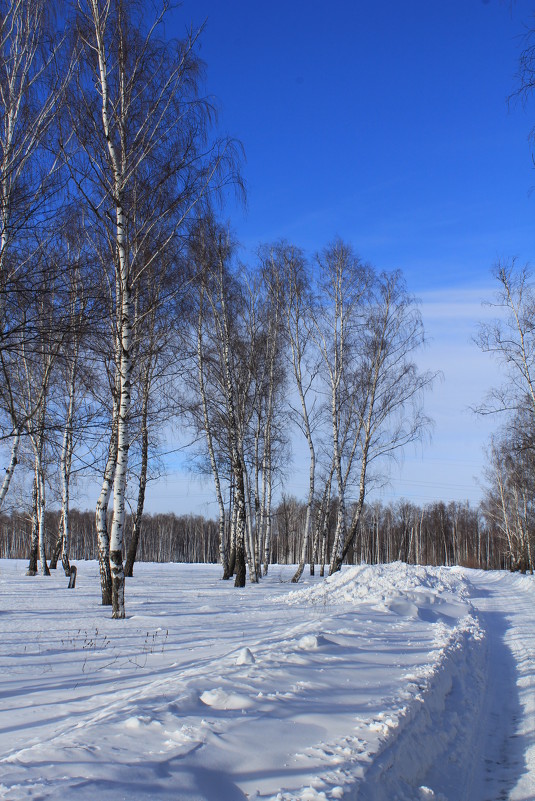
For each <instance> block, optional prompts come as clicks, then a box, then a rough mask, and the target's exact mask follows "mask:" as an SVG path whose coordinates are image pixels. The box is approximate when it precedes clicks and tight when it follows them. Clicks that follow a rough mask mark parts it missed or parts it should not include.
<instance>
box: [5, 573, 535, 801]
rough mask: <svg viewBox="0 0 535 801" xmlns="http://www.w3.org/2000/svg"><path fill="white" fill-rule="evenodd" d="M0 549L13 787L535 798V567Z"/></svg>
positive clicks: (127, 794)
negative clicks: (327, 563)
mask: <svg viewBox="0 0 535 801" xmlns="http://www.w3.org/2000/svg"><path fill="white" fill-rule="evenodd" d="M25 571H26V563H24V562H21V561H2V562H0V635H1V636H0V797H1V798H5V799H9V801H19V800H20V799H34V801H37V799H42V801H45V799H58V800H59V799H62V800H63V799H65V801H74V799H77V801H95V799H98V801H111V799H113V800H114V801H121V800H122V799H125V800H126V799H128V801H137V800H138V799H166V801H167V799H169V801H170V800H171V799H172V800H173V801H200V800H201V799H204V800H205V801H208V800H209V801H238V799H247V798H259V799H273V800H274V799H277V800H278V801H291V799H300V801H318V800H319V799H345V800H346V801H347V800H348V799H349V800H351V799H359V801H360V800H361V799H363V800H364V801H387V800H388V801H396V799H399V801H405V800H407V801H409V800H410V801H412V800H413V799H416V800H419V799H428V800H429V799H448V801H457V800H458V799H466V801H497V799H505V798H510V799H512V800H514V801H520V800H521V799H523V800H524V801H527V799H534V798H535V686H534V682H535V663H534V657H535V618H534V615H533V605H534V600H535V583H534V580H533V579H532V578H531V577H522V576H515V575H510V574H506V573H483V572H481V571H469V570H462V569H460V568H429V567H425V568H424V567H414V566H407V565H404V564H401V563H396V564H393V565H382V566H373V567H368V566H362V567H357V568H344V569H343V571H342V572H341V573H340V574H338V575H336V576H334V577H333V578H331V579H328V580H322V579H319V578H318V577H316V578H314V579H311V578H310V577H308V578H306V579H305V580H304V582H303V584H302V586H301V585H298V587H297V589H296V585H292V584H291V583H290V581H289V579H290V577H291V575H292V572H293V570H292V568H291V567H287V568H281V567H274V566H273V567H271V568H270V574H269V575H268V577H266V578H265V579H263V580H262V581H261V583H260V584H259V585H256V586H253V585H249V586H247V587H246V588H244V589H243V590H236V589H235V588H234V587H233V586H232V584H231V583H230V582H223V581H221V579H220V575H221V573H220V568H219V567H217V566H207V565H195V566H193V565H176V564H166V565H147V564H140V565H136V569H135V572H136V576H135V578H134V579H129V580H128V583H127V596H126V602H127V615H128V617H127V619H126V620H125V621H114V620H111V617H110V610H109V609H106V608H103V607H101V606H99V581H98V567H97V564H96V563H94V562H88V563H84V562H81V563H78V579H77V586H76V589H75V590H74V591H73V590H68V589H67V580H66V579H65V577H64V575H63V572H62V571H57V572H56V573H55V574H54V575H53V576H52V577H51V578H45V577H40V576H39V577H35V578H29V577H27V576H25Z"/></svg>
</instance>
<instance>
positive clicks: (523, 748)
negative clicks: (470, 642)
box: [459, 571, 535, 801]
mask: <svg viewBox="0 0 535 801" xmlns="http://www.w3.org/2000/svg"><path fill="white" fill-rule="evenodd" d="M469 579H470V581H471V583H472V584H473V586H474V595H473V598H472V601H473V603H474V606H475V608H476V610H477V611H478V613H479V617H480V620H481V623H482V625H483V626H484V627H485V629H486V632H487V641H488V651H487V665H486V671H487V684H486V692H485V697H484V701H483V708H482V710H481V713H480V717H479V721H478V730H479V731H478V733H479V737H478V738H474V742H475V746H476V747H475V750H474V754H473V762H474V764H473V770H472V776H471V782H470V784H469V785H468V786H467V787H466V788H464V791H463V793H462V794H460V795H459V799H462V801H500V799H510V801H517V800H518V801H521V800H522V801H526V799H530V798H535V775H534V773H535V733H534V724H535V717H534V716H535V673H534V670H535V627H534V618H533V607H534V602H535V584H534V582H533V579H531V578H528V577H524V576H518V575H512V574H509V573H483V572H481V571H474V572H473V573H472V572H471V573H470V575H469Z"/></svg>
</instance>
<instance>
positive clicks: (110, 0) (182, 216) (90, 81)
mask: <svg viewBox="0 0 535 801" xmlns="http://www.w3.org/2000/svg"><path fill="white" fill-rule="evenodd" d="M169 7H170V6H169V4H168V3H167V2H163V3H162V4H160V5H159V7H158V9H157V11H156V14H155V16H154V17H153V18H152V19H148V18H147V9H146V6H145V5H144V4H138V3H136V2H130V3H126V2H123V0H78V2H77V6H76V20H77V32H78V41H79V50H78V64H79V69H78V74H77V86H76V97H75V102H74V103H73V104H72V105H71V111H72V123H73V128H74V131H75V134H76V138H77V143H78V145H79V150H78V151H77V152H76V153H74V154H69V155H70V160H69V163H70V164H71V169H72V174H73V178H74V179H75V181H76V184H77V186H78V190H79V193H80V196H81V198H83V199H84V200H85V203H86V207H87V209H88V213H90V214H91V215H92V218H93V224H92V236H93V240H94V243H95V248H96V250H97V252H99V253H100V254H101V256H102V266H103V269H104V270H105V272H106V274H107V275H108V276H109V278H108V284H109V289H110V296H111V298H112V313H113V332H114V334H113V336H114V351H115V383H114V391H115V396H116V397H115V399H114V410H113V418H112V424H111V436H110V449H109V458H108V462H107V465H106V471H105V477H104V484H103V489H102V493H101V497H100V499H99V504H98V515H99V516H100V518H101V519H102V517H103V515H104V514H105V510H106V508H107V503H108V500H109V497H110V492H111V487H113V517H112V527H111V533H110V539H109V563H110V572H111V583H112V607H113V611H112V616H113V617H114V618H123V617H124V616H125V607H124V568H123V562H122V548H123V538H124V525H125V511H126V508H125V491H126V481H127V474H128V451H129V446H130V434H129V418H130V407H131V392H132V353H131V349H132V341H133V340H132V336H133V324H134V311H133V307H132V300H133V294H134V291H135V283H136V280H137V278H138V277H139V276H140V275H142V274H143V271H145V270H147V269H149V267H150V265H151V264H152V263H153V262H154V261H156V260H158V259H159V258H161V254H162V253H163V252H164V251H165V249H166V248H167V246H168V245H169V243H170V242H171V241H172V240H173V239H174V238H175V237H176V236H177V235H178V234H179V233H180V234H182V235H184V234H185V233H186V230H187V226H188V222H189V219H190V216H191V215H192V212H193V210H194V208H195V206H196V205H198V204H199V203H201V202H202V201H203V199H204V198H205V197H206V196H207V195H208V194H209V193H210V192H212V191H213V190H215V189H216V188H217V187H218V186H219V185H220V184H221V181H222V180H223V181H225V180H226V179H227V178H228V175H229V173H228V171H227V167H228V165H229V163H230V161H232V158H233V156H234V152H233V148H232V146H231V144H230V143H229V142H228V141H223V142H222V141H214V142H212V143H209V142H208V139H207V132H208V128H209V124H210V122H211V118H212V108H211V106H210V104H209V103H208V102H207V101H206V100H205V99H203V98H202V97H201V96H200V94H199V81H200V62H199V60H198V58H197V56H196V54H195V45H196V40H197V36H198V32H197V33H191V34H190V35H188V36H187V37H186V39H185V40H183V41H179V42H172V41H170V40H168V39H165V37H164V28H163V23H164V20H165V15H166V13H167V11H168V10H169ZM221 176H223V178H221ZM110 265H113V269H112V270H111V272H110V269H109V266H110ZM105 549H106V542H105V534H104V533H103V542H102V550H103V551H104V552H105ZM104 583H105V582H104ZM103 600H104V599H103Z"/></svg>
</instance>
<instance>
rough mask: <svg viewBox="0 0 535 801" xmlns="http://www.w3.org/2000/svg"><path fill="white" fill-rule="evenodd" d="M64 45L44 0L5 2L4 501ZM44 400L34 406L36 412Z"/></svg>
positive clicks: (19, 426) (1, 136)
mask: <svg viewBox="0 0 535 801" xmlns="http://www.w3.org/2000/svg"><path fill="white" fill-rule="evenodd" d="M64 49H65V48H64V37H62V35H61V33H60V32H58V30H57V29H56V28H55V26H54V18H53V14H52V13H51V11H50V8H49V4H48V3H46V2H45V0H3V2H1V3H0V359H1V371H2V379H3V380H2V391H1V392H0V403H1V404H2V406H3V408H2V410H1V411H2V412H3V414H4V417H5V420H6V425H5V428H4V431H3V432H2V436H3V438H7V439H11V443H12V447H11V458H10V462H9V466H8V468H7V470H6V473H5V476H4V480H3V483H2V487H1V489H0V506H1V505H2V503H3V501H4V499H5V496H6V494H7V491H8V488H9V483H10V481H11V477H12V475H13V472H14V469H15V466H16V464H17V461H18V450H19V445H20V441H21V436H22V432H23V431H24V429H25V426H26V424H27V422H28V418H26V417H25V416H24V415H22V413H21V408H20V403H18V401H17V399H16V392H15V391H14V389H13V387H12V386H11V384H12V379H13V370H16V369H17V363H18V359H20V357H21V352H20V342H21V341H22V339H23V336H22V332H21V328H20V326H21V325H22V324H28V322H29V321H28V318H27V315H21V314H20V309H19V303H20V297H21V296H20V291H21V282H24V283H25V285H26V287H27V285H28V279H29V278H31V266H30V264H31V262H32V252H33V249H34V244H32V238H31V237H32V235H33V233H34V231H35V230H36V229H37V228H38V229H39V240H42V238H43V235H44V231H45V229H46V227H47V223H48V221H49V220H50V216H51V215H52V214H53V213H54V211H53V208H54V200H53V198H54V196H55V194H56V192H57V189H58V185H59V184H60V175H59V162H58V159H57V158H56V157H55V156H54V155H51V154H54V153H55V152H57V147H54V145H53V143H54V140H55V127H54V122H55V120H56V115H57V114H58V112H59V110H60V107H61V104H62V101H63V98H64V93H65V88H66V86H67V84H68V81H69V78H70V71H71V64H70V63H69V61H68V58H63V55H64V53H63V51H64ZM60 60H62V64H63V68H62V70H61V71H58V70H57V69H56V67H57V64H58V62H59V61H60ZM28 341H29V340H28V337H26V339H25V342H26V348H27V347H28ZM38 405H39V404H34V406H33V408H32V409H31V410H27V412H29V413H31V414H36V413H37V409H38Z"/></svg>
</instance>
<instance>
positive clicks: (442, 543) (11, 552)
mask: <svg viewBox="0 0 535 801" xmlns="http://www.w3.org/2000/svg"><path fill="white" fill-rule="evenodd" d="M337 513H338V509H337V503H336V500H335V499H334V500H332V501H331V504H330V509H329V513H328V515H327V517H326V519H325V521H324V526H323V527H322V530H321V531H319V532H315V534H314V537H313V538H312V539H311V541H310V542H309V546H308V548H307V552H306V565H307V568H306V569H307V570H308V571H309V572H310V573H311V574H312V575H313V574H315V573H316V572H317V573H318V574H319V575H321V576H323V575H324V574H325V573H326V572H328V563H327V560H326V559H325V554H327V553H329V552H330V550H331V548H332V545H333V543H334V539H335V534H336V520H337ZM272 514H273V521H272V537H271V540H270V551H269V564H270V565H296V564H297V563H298V561H299V559H300V557H301V553H302V542H303V534H304V528H305V526H306V517H307V508H306V503H305V502H304V501H302V500H301V501H300V500H298V499H297V498H295V497H293V496H286V495H283V497H282V499H281V500H280V501H279V502H278V503H277V504H276V505H275V506H274V508H273V513H272ZM70 516H71V520H70V532H71V549H70V553H71V558H72V559H73V560H81V561H85V560H91V559H93V560H94V559H97V558H98V542H97V537H96V532H95V526H94V515H93V514H92V513H91V512H88V511H85V512H80V511H78V510H71V512H70ZM60 525H61V515H60V512H59V511H55V512H51V511H48V512H47V513H46V515H45V528H46V531H47V540H48V546H49V552H50V562H49V567H50V568H51V569H54V568H56V567H57V564H58V560H59V558H60V552H59V550H57V549H56V550H54V546H55V545H57V543H58V537H57V532H58V528H60ZM142 525H143V537H142V538H141V540H140V543H139V550H138V557H137V558H138V561H141V562H185V563H212V564H215V563H220V543H219V523H218V521H217V520H216V519H206V518H204V517H203V516H201V515H195V514H188V515H176V514H172V513H165V514H164V513H158V514H152V515H149V514H144V515H143V524H142ZM133 527H134V518H133V516H132V515H127V518H126V541H127V542H128V541H129V540H130V538H131V536H132V533H133ZM30 532H31V517H30V516H29V515H27V514H21V513H20V512H12V513H11V514H10V515H7V514H3V515H0V558H1V559H26V558H27V551H28V539H29V535H30ZM225 537H226V539H227V544H228V542H229V540H230V527H229V525H228V521H227V524H226V526H225ZM316 537H317V538H318V541H317V542H315V539H316ZM344 561H345V563H346V564H350V565H353V564H361V563H366V564H383V563H389V562H395V561H403V562H406V563H408V564H423V565H446V566H453V565H459V566H462V567H471V568H479V569H482V570H518V569H520V567H519V565H518V564H517V563H516V562H515V559H514V555H513V554H511V550H510V548H509V544H508V541H507V538H506V537H505V536H504V535H503V532H502V531H500V529H499V528H497V527H495V526H494V525H493V522H492V519H490V518H489V519H487V518H485V516H484V514H483V512H482V508H477V507H473V506H471V505H470V503H469V502H468V501H465V502H453V501H452V502H450V503H449V504H445V503H444V502H442V501H440V502H438V501H437V502H433V503H428V504H425V505H424V506H420V505H418V504H413V503H410V502H409V501H406V500H400V501H398V502H395V503H394V502H391V503H388V504H383V503H380V502H374V503H371V504H367V503H365V504H364V508H363V513H362V515H361V518H360V522H359V530H358V534H357V537H356V538H355V541H354V543H353V544H352V547H351V548H350V549H349V551H348V554H347V556H346V559H345V560H344ZM78 567H79V569H82V570H83V566H80V564H78Z"/></svg>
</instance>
